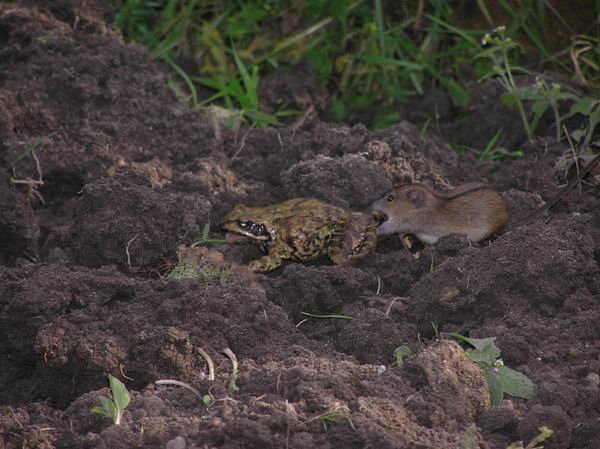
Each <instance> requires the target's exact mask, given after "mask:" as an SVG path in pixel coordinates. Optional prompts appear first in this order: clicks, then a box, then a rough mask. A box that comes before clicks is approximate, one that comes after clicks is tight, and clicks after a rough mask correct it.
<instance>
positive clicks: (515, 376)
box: [498, 366, 535, 399]
mask: <svg viewBox="0 0 600 449" xmlns="http://www.w3.org/2000/svg"><path fill="white" fill-rule="evenodd" d="M498 376H499V378H500V383H501V385H502V390H503V391H504V392H505V393H506V394H510V395H511V396H517V397H519V398H523V399H531V398H533V396H534V395H535V387H534V385H533V382H532V381H531V380H530V379H529V377H527V376H526V375H525V374H522V373H520V372H518V371H515V370H514V369H511V368H509V367H507V366H501V367H500V368H498Z"/></svg>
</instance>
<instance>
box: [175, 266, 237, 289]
mask: <svg viewBox="0 0 600 449" xmlns="http://www.w3.org/2000/svg"><path fill="white" fill-rule="evenodd" d="M168 278H169V279H198V280H202V281H206V282H218V283H220V284H226V283H228V282H231V280H232V279H233V272H232V271H231V270H229V269H228V268H225V267H218V266H213V265H211V264H208V263H207V264H203V265H201V266H194V265H187V264H177V265H176V266H175V268H173V270H172V271H171V272H170V273H169V275H168Z"/></svg>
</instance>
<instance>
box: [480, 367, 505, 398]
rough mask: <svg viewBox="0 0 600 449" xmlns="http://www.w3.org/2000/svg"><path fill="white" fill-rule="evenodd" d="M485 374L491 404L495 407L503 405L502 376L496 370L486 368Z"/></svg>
mask: <svg viewBox="0 0 600 449" xmlns="http://www.w3.org/2000/svg"><path fill="white" fill-rule="evenodd" d="M483 372H484V373H485V379H486V381H487V384H488V391H489V393H490V402H491V403H492V405H493V406H494V407H496V406H498V405H500V404H501V403H502V398H503V397H504V390H503V388H502V382H501V381H500V376H499V375H498V371H497V370H496V369H495V368H486V369H484V370H483Z"/></svg>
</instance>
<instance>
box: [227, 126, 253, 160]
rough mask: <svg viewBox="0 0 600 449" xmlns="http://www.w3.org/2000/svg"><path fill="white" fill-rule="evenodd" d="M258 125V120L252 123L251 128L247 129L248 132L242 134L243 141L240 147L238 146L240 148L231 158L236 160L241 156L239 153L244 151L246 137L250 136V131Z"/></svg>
mask: <svg viewBox="0 0 600 449" xmlns="http://www.w3.org/2000/svg"><path fill="white" fill-rule="evenodd" d="M255 126H256V122H254V123H252V126H250V128H248V129H247V130H246V132H245V133H244V135H243V136H242V141H241V142H240V147H239V148H238V150H237V151H236V152H235V154H234V155H233V156H231V160H234V159H235V158H236V157H238V156H239V154H240V153H241V152H242V150H243V149H244V147H245V146H246V137H248V134H250V131H252V130H253V129H254V127H255Z"/></svg>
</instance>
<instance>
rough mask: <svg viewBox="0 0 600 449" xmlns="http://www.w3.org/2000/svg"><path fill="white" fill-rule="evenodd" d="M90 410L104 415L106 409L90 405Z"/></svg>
mask: <svg viewBox="0 0 600 449" xmlns="http://www.w3.org/2000/svg"><path fill="white" fill-rule="evenodd" d="M90 412H92V413H95V414H97V415H102V416H106V411H105V410H104V409H103V408H102V407H92V408H91V409H90Z"/></svg>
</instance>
